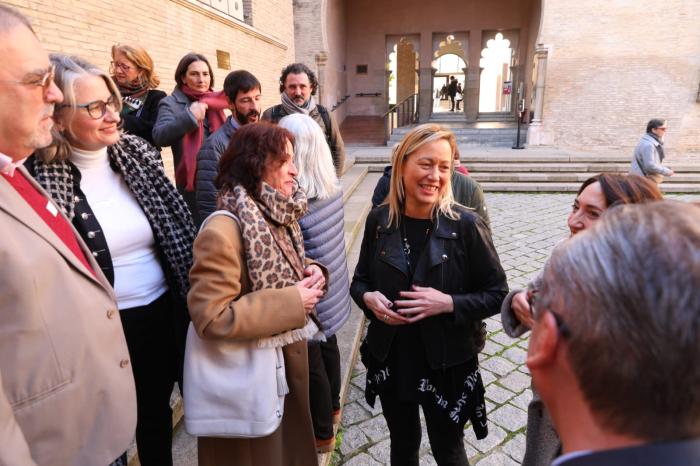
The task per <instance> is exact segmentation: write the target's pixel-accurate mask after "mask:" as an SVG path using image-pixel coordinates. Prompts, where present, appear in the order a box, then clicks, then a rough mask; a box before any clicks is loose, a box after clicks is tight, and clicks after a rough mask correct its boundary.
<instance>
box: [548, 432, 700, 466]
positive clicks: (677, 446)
mask: <svg viewBox="0 0 700 466" xmlns="http://www.w3.org/2000/svg"><path fill="white" fill-rule="evenodd" d="M694 465H700V438H697V439H691V440H685V441H679V442H669V443H652V444H648V445H643V446H640V447H631V448H620V449H616V450H604V451H598V452H595V453H591V454H590V455H584V456H578V457H575V458H571V459H569V460H566V461H563V462H561V463H560V466H694Z"/></svg>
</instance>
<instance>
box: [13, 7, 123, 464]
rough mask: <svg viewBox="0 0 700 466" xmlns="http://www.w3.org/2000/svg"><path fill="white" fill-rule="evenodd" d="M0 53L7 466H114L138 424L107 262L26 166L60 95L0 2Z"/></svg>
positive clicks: (45, 64) (25, 30)
mask: <svg viewBox="0 0 700 466" xmlns="http://www.w3.org/2000/svg"><path fill="white" fill-rule="evenodd" d="M0 56H1V57H2V60H3V66H2V67H0V232H2V241H0V264H2V275H1V276H0V464H3V465H27V466H31V465H37V464H40V465H44V464H64V465H73V466H92V465H100V466H102V465H108V464H110V463H112V462H113V461H114V460H115V459H116V458H117V457H118V456H119V455H121V453H122V452H124V451H125V450H126V449H127V448H128V447H129V443H130V442H131V439H132V438H133V435H134V431H135V428H136V393H135V391H134V379H133V375H132V372H131V363H130V360H129V351H128V349H127V346H126V341H125V339H124V333H123V330H122V324H121V321H120V319H119V311H117V304H116V302H115V298H114V292H113V291H112V287H111V286H110V285H109V282H108V281H107V279H106V278H105V276H104V274H103V273H102V271H101V270H100V266H99V265H98V264H97V262H95V259H94V258H93V256H92V254H91V253H90V250H89V249H88V248H87V246H86V245H85V243H84V242H83V241H82V240H81V239H80V235H79V234H78V233H77V232H76V230H75V229H74V228H73V227H72V225H71V222H70V220H68V218H67V217H66V216H65V215H63V214H62V213H61V208H60V207H58V205H57V204H56V203H54V202H53V201H51V200H50V197H49V195H48V194H47V193H46V191H44V190H43V189H42V188H41V187H40V186H39V184H38V183H37V182H36V181H34V179H33V178H32V177H31V176H30V175H29V173H28V172H27V170H26V169H25V168H24V167H23V166H22V162H23V161H24V159H25V158H27V157H28V156H29V155H31V154H32V152H34V151H35V150H36V149H40V148H42V147H46V146H48V145H49V144H51V140H52V138H51V128H52V126H53V120H52V118H51V116H52V115H53V112H54V106H55V105H59V104H60V103H61V101H62V100H63V95H62V93H61V91H60V90H59V88H58V87H56V85H55V84H54V67H53V66H52V65H51V63H50V62H49V57H48V55H47V53H46V51H45V50H44V48H43V47H42V46H41V43H40V42H39V40H38V39H37V37H36V35H35V34H34V31H33V30H32V28H31V26H30V25H29V22H28V21H27V19H26V18H25V17H23V16H22V15H21V14H20V13H18V12H17V11H15V10H13V9H11V8H9V7H7V6H4V5H2V4H0ZM78 111H80V112H83V113H84V115H82V117H83V118H89V116H88V114H87V111H86V110H85V109H84V108H82V109H78Z"/></svg>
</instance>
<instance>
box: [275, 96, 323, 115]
mask: <svg viewBox="0 0 700 466" xmlns="http://www.w3.org/2000/svg"><path fill="white" fill-rule="evenodd" d="M281 99H282V107H284V109H285V110H286V111H287V115H291V114H292V113H303V114H304V115H311V112H313V111H314V110H316V100H315V99H314V96H311V97H309V100H307V101H306V103H305V104H304V105H303V106H301V107H300V106H298V105H297V104H295V103H294V101H293V100H292V99H290V98H289V96H288V95H287V93H286V92H283V93H282V97H281Z"/></svg>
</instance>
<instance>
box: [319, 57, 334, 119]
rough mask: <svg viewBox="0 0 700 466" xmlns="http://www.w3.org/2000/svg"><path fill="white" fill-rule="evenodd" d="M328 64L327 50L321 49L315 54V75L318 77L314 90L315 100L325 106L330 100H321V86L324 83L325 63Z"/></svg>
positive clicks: (328, 104)
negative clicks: (316, 87)
mask: <svg viewBox="0 0 700 466" xmlns="http://www.w3.org/2000/svg"><path fill="white" fill-rule="evenodd" d="M327 64H328V52H326V51H324V50H322V51H320V52H319V53H317V54H316V69H317V70H318V72H317V73H316V77H317V78H318V89H317V90H316V102H318V103H320V104H321V105H323V106H325V107H329V106H331V105H332V104H331V102H329V101H328V99H326V100H327V101H325V102H324V101H323V100H322V99H323V97H324V95H323V88H324V87H325V84H326V65H327Z"/></svg>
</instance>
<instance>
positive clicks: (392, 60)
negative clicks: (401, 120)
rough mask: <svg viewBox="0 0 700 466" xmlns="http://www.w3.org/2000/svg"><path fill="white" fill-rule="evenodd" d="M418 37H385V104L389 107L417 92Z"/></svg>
mask: <svg viewBox="0 0 700 466" xmlns="http://www.w3.org/2000/svg"><path fill="white" fill-rule="evenodd" d="M418 43H419V38H417V37H412V36H400V37H391V36H389V37H387V42H386V45H387V65H386V66H387V80H386V91H387V92H386V95H387V105H388V106H389V107H391V106H392V105H395V104H397V103H400V102H401V101H402V100H404V99H406V98H408V97H410V96H412V95H413V94H416V93H417V92H418V63H419V54H418V52H417V49H418Z"/></svg>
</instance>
